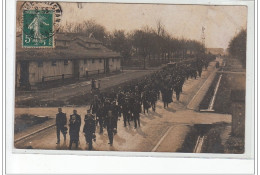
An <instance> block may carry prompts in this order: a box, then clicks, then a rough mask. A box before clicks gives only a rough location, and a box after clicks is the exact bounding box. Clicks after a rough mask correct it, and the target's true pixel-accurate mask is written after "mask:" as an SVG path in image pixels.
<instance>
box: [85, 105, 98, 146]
mask: <svg viewBox="0 0 260 175" xmlns="http://www.w3.org/2000/svg"><path fill="white" fill-rule="evenodd" d="M94 117H95V116H94V115H93V114H91V113H90V110H88V111H87V115H85V119H84V121H85V125H84V128H83V132H84V133H85V138H86V142H87V144H88V149H89V150H92V140H93V139H95V138H96V137H95V131H96V126H95V120H94Z"/></svg>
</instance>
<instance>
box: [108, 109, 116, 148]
mask: <svg viewBox="0 0 260 175" xmlns="http://www.w3.org/2000/svg"><path fill="white" fill-rule="evenodd" d="M106 126H107V133H108V139H109V143H108V144H110V146H112V145H113V138H114V117H113V112H112V110H111V109H109V110H108V112H107V118H106Z"/></svg>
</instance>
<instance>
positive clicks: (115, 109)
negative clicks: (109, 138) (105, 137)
mask: <svg viewBox="0 0 260 175" xmlns="http://www.w3.org/2000/svg"><path fill="white" fill-rule="evenodd" d="M111 110H112V114H113V117H114V120H113V121H114V129H115V130H114V133H115V134H116V133H117V122H118V117H119V116H121V108H120V107H119V106H118V105H117V104H116V101H112V103H111Z"/></svg>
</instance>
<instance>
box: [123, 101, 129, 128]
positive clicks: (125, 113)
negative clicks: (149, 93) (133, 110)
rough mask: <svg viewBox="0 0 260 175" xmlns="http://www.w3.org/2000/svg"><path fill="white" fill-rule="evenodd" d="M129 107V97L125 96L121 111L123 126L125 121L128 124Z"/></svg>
mask: <svg viewBox="0 0 260 175" xmlns="http://www.w3.org/2000/svg"><path fill="white" fill-rule="evenodd" d="M129 111H130V108H129V97H126V98H125V100H124V103H123V106H122V113H123V118H124V127H126V122H128V124H129V125H130V113H129Z"/></svg>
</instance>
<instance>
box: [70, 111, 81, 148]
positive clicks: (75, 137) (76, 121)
mask: <svg viewBox="0 0 260 175" xmlns="http://www.w3.org/2000/svg"><path fill="white" fill-rule="evenodd" d="M69 122H70V123H69V127H70V130H69V134H70V145H69V149H71V146H72V143H75V144H76V148H78V144H79V130H80V125H81V118H80V115H78V114H77V110H73V114H72V115H70V120H69Z"/></svg>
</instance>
